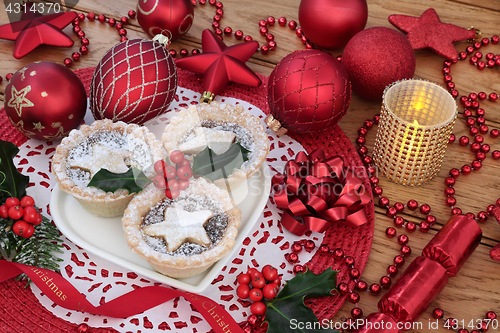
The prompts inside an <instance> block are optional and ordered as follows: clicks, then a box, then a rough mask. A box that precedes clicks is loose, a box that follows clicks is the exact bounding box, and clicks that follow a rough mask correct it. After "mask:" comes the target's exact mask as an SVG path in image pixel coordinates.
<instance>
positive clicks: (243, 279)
mask: <svg viewBox="0 0 500 333" xmlns="http://www.w3.org/2000/svg"><path fill="white" fill-rule="evenodd" d="M238 283H239V284H249V283H250V275H248V274H240V275H238Z"/></svg>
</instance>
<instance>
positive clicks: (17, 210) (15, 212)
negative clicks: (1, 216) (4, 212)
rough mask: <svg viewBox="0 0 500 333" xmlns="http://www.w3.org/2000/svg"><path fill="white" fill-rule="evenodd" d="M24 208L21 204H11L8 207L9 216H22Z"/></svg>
mask: <svg viewBox="0 0 500 333" xmlns="http://www.w3.org/2000/svg"><path fill="white" fill-rule="evenodd" d="M23 213H24V209H23V207H21V206H12V207H10V208H9V217H10V218H11V219H13V220H19V219H20V218H21V217H23Z"/></svg>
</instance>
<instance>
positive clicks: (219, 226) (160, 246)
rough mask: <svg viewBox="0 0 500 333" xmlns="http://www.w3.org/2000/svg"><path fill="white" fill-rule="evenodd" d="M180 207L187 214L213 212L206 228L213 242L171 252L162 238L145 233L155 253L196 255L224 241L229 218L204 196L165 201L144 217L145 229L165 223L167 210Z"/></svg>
mask: <svg viewBox="0 0 500 333" xmlns="http://www.w3.org/2000/svg"><path fill="white" fill-rule="evenodd" d="M174 206H175V207H176V208H177V207H179V208H180V209H183V210H185V211H187V212H197V211H201V210H207V209H208V210H211V211H212V212H214V216H213V217H211V218H210V219H209V220H208V222H207V223H205V225H204V228H205V231H206V234H207V236H208V238H209V239H210V241H211V244H210V245H209V246H204V245H199V244H194V243H191V242H185V243H184V244H182V245H181V246H179V247H178V248H177V250H175V251H172V252H169V251H168V246H167V244H166V242H165V240H164V238H162V237H152V236H148V235H146V233H144V232H143V237H144V240H145V241H146V243H147V244H148V245H149V246H150V247H151V248H153V249H154V250H155V251H157V252H160V253H166V254H171V255H187V256H189V255H194V254H199V253H201V252H203V251H206V250H208V249H210V248H212V247H214V246H216V245H217V243H218V242H219V241H220V240H221V239H222V236H223V235H224V231H225V229H226V227H227V225H228V216H227V214H226V213H224V211H223V210H222V207H221V206H220V205H219V204H218V203H217V202H216V201H215V200H213V199H211V198H209V197H206V196H202V195H190V196H189V197H188V196H186V197H179V198H177V199H174V200H170V199H164V200H163V201H160V202H159V203H158V204H156V205H155V206H154V207H153V208H151V210H150V211H149V212H148V213H147V214H146V215H145V216H144V217H143V220H142V222H143V227H147V226H150V225H153V224H158V223H163V222H164V216H165V210H166V209H167V208H168V207H174Z"/></svg>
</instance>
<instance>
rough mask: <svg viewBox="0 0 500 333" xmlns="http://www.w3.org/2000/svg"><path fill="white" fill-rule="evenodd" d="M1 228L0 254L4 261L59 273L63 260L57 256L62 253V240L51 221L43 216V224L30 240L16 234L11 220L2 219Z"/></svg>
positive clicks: (36, 228) (38, 226) (37, 228)
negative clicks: (60, 263)
mask: <svg viewBox="0 0 500 333" xmlns="http://www.w3.org/2000/svg"><path fill="white" fill-rule="evenodd" d="M0 226H1V229H0V252H1V255H2V257H4V259H6V260H9V261H13V262H18V263H21V264H25V265H30V266H36V267H40V268H46V269H50V270H53V271H59V262H60V261H62V259H61V258H58V257H56V255H55V254H56V253H62V250H61V248H62V239H61V238H60V232H59V230H58V229H57V228H56V227H55V226H54V225H53V224H52V223H51V222H50V220H49V219H47V218H46V217H44V216H43V215H42V223H40V224H39V225H37V226H36V227H35V232H34V234H33V235H32V236H31V237H29V238H23V237H21V236H18V235H16V234H14V233H13V232H12V226H11V223H10V221H9V220H5V219H0Z"/></svg>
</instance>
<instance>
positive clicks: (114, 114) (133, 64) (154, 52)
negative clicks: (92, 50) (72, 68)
mask: <svg viewBox="0 0 500 333" xmlns="http://www.w3.org/2000/svg"><path fill="white" fill-rule="evenodd" d="M177 81H178V80H177V69H176V67H175V64H174V61H173V59H172V57H171V56H170V54H169V52H168V50H167V49H166V48H165V47H164V46H163V45H161V44H159V43H158V42H153V41H150V40H145V39H131V40H128V41H125V42H121V43H119V44H117V45H115V46H114V47H112V48H111V49H110V50H109V51H108V52H107V53H106V54H105V55H104V57H102V59H101V61H99V63H98V64H97V67H96V69H95V71H94V75H93V77H92V82H91V83H90V109H91V111H92V114H93V115H94V118H95V119H97V120H100V119H104V118H107V119H111V120H113V121H124V122H126V123H135V124H143V123H144V122H146V121H148V120H150V119H152V118H154V117H156V116H158V115H160V114H163V113H165V112H167V109H168V107H169V105H170V103H171V102H172V100H173V99H174V97H175V91H176V89H177Z"/></svg>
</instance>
